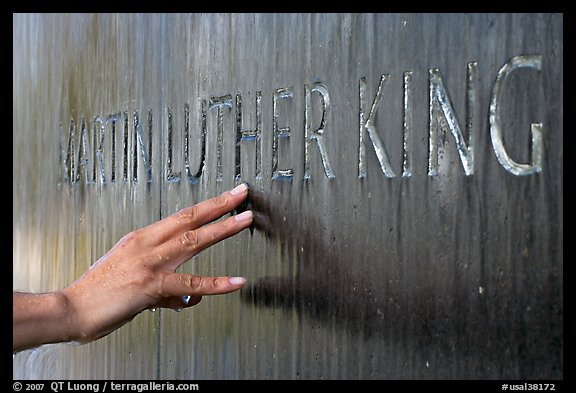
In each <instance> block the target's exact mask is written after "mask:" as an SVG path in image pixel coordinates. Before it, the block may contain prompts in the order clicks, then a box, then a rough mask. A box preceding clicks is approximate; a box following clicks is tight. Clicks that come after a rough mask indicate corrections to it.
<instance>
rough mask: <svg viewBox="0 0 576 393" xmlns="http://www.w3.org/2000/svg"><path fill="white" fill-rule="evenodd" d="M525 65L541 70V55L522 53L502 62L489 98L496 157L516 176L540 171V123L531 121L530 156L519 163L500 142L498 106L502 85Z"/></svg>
mask: <svg viewBox="0 0 576 393" xmlns="http://www.w3.org/2000/svg"><path fill="white" fill-rule="evenodd" d="M522 67H526V68H532V69H535V70H537V71H541V68H542V56H539V55H524V56H515V57H513V58H512V59H511V60H510V61H509V62H507V63H506V64H504V65H503V66H502V68H500V70H499V71H498V75H497V76H496V81H495V82H494V87H493V88H492V98H491V100H490V139H491V140H492V147H493V149H494V153H495V154H496V158H498V162H499V163H500V165H502V166H503V167H504V169H506V170H507V171H508V172H510V173H512V174H513V175H516V176H524V175H531V174H534V173H539V172H540V171H542V123H532V124H531V125H530V131H531V133H532V156H531V162H530V163H529V164H519V163H517V162H516V161H514V160H513V159H512V158H510V156H509V155H508V152H507V151H506V148H505V147H504V143H503V142H502V127H501V126H500V110H499V109H500V106H501V100H502V98H501V91H502V85H503V84H504V82H505V81H506V79H507V78H508V77H509V76H510V74H512V73H513V72H514V71H515V70H517V69H519V68H522Z"/></svg>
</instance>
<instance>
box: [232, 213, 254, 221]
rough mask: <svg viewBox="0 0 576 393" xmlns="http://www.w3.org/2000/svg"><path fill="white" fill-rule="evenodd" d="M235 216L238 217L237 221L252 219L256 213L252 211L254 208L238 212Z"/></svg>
mask: <svg viewBox="0 0 576 393" xmlns="http://www.w3.org/2000/svg"><path fill="white" fill-rule="evenodd" d="M234 217H235V218H236V221H249V220H252V217H254V213H252V210H246V211H245V212H242V213H240V214H237V215H235V216H234Z"/></svg>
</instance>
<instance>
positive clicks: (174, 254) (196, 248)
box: [162, 210, 253, 270]
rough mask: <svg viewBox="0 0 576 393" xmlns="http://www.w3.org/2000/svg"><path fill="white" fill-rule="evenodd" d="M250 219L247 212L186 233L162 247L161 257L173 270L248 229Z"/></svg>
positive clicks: (249, 213)
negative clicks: (216, 244) (168, 261)
mask: <svg viewBox="0 0 576 393" xmlns="http://www.w3.org/2000/svg"><path fill="white" fill-rule="evenodd" d="M252 219H253V214H252V211H250V210H248V211H245V212H243V213H241V214H238V215H236V216H233V217H228V218H227V219H225V220H222V221H218V222H215V223H212V224H210V225H206V226H203V227H201V228H198V229H194V230H191V231H186V232H184V233H182V234H181V235H179V236H177V237H175V238H174V239H171V240H169V241H168V242H167V243H166V244H165V246H164V247H163V250H162V255H163V256H165V257H166V258H167V259H168V260H170V268H173V269H174V270H175V269H177V268H178V266H180V265H181V264H182V263H184V262H186V261H187V260H188V259H190V258H191V257H193V256H194V255H196V254H198V253H199V252H201V251H202V250H204V249H206V248H208V247H210V246H212V245H213V244H215V243H218V242H219V241H222V240H224V239H226V238H228V237H230V236H233V235H235V234H237V233H238V232H240V231H242V230H243V229H246V228H248V227H249V226H250V225H251V224H252Z"/></svg>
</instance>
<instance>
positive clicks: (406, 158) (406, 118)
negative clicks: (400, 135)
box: [402, 71, 412, 177]
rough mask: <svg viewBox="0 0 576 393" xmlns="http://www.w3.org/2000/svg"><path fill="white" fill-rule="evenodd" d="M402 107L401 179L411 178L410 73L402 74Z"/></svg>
mask: <svg viewBox="0 0 576 393" xmlns="http://www.w3.org/2000/svg"><path fill="white" fill-rule="evenodd" d="M403 87H404V106H403V108H402V109H403V113H402V126H403V129H404V143H403V162H402V177H410V176H412V72H410V71H407V72H405V73H404V85H403Z"/></svg>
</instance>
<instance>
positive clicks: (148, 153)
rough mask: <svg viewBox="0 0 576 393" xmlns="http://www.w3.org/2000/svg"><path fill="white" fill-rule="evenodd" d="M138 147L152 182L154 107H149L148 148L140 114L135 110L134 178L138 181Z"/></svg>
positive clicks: (147, 175)
mask: <svg viewBox="0 0 576 393" xmlns="http://www.w3.org/2000/svg"><path fill="white" fill-rule="evenodd" d="M138 147H139V148H140V155H141V156H142V163H143V165H144V170H145V171H146V179H147V182H148V183H151V182H152V109H148V148H146V146H145V145H144V140H143V137H142V126H141V125H140V115H139V114H138V111H135V112H134V143H133V145H132V161H133V162H132V165H133V167H132V169H133V171H132V180H134V181H135V182H136V181H138V151H137V150H138Z"/></svg>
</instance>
